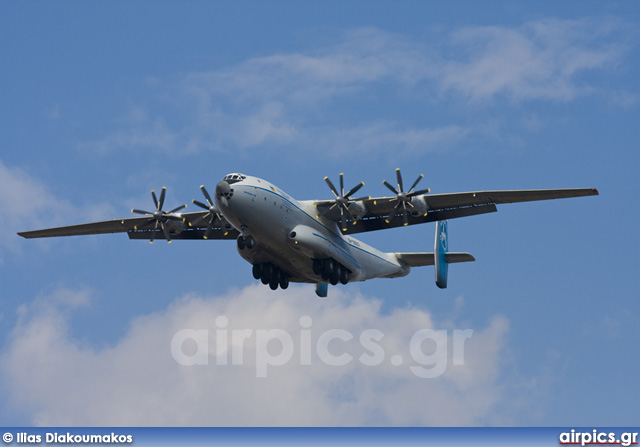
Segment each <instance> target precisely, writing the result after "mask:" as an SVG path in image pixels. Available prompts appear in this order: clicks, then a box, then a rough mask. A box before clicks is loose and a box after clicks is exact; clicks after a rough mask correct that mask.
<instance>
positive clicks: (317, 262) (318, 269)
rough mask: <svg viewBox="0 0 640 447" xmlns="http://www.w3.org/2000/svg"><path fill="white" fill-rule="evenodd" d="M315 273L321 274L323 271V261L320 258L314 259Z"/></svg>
mask: <svg viewBox="0 0 640 447" xmlns="http://www.w3.org/2000/svg"><path fill="white" fill-rule="evenodd" d="M313 273H315V274H316V275H320V274H321V273H322V261H321V260H320V259H314V260H313Z"/></svg>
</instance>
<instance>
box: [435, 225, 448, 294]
mask: <svg viewBox="0 0 640 447" xmlns="http://www.w3.org/2000/svg"><path fill="white" fill-rule="evenodd" d="M448 237H449V236H448V234H447V221H446V220H439V221H438V222H436V240H435V244H434V248H433V251H434V261H435V262H434V264H435V270H436V285H437V286H438V287H440V288H441V289H446V288H447V271H448V270H449V263H448V262H447V250H448V248H449V247H448V245H449V241H448Z"/></svg>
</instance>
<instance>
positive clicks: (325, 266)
mask: <svg viewBox="0 0 640 447" xmlns="http://www.w3.org/2000/svg"><path fill="white" fill-rule="evenodd" d="M335 268H336V265H335V262H333V259H331V258H329V259H325V260H324V261H322V271H323V273H324V274H325V275H327V277H328V276H330V275H331V274H332V273H333V271H334V270H335Z"/></svg>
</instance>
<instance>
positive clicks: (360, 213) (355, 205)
mask: <svg viewBox="0 0 640 447" xmlns="http://www.w3.org/2000/svg"><path fill="white" fill-rule="evenodd" d="M348 208H349V214H351V215H352V216H353V217H354V218H356V219H362V218H363V217H364V215H365V214H367V209H366V208H365V206H364V202H362V200H358V201H356V202H351V203H349V207H348Z"/></svg>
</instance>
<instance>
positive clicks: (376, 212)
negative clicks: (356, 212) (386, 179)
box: [316, 188, 598, 234]
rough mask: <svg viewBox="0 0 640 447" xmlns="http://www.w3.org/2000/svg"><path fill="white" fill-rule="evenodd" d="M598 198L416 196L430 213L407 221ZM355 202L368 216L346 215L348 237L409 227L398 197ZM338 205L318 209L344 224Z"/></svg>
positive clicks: (548, 193) (540, 193)
mask: <svg viewBox="0 0 640 447" xmlns="http://www.w3.org/2000/svg"><path fill="white" fill-rule="evenodd" d="M594 195H598V190H597V189H595V188H580V189H534V190H512V191H470V192H460V193H448V194H424V195H422V196H415V197H414V198H413V199H412V200H415V199H416V198H424V201H425V203H426V205H427V212H426V213H422V214H417V215H416V214H409V215H408V216H407V219H406V225H416V224H420V223H425V222H434V221H438V220H448V219H455V218H458V217H466V216H473V215H476V214H484V213H492V212H495V211H497V208H496V204H503V203H516V202H531V201H536V200H551V199H565V198H569V197H583V196H594ZM354 202H358V203H360V204H361V205H362V207H363V208H364V210H363V211H364V213H363V214H362V215H361V216H360V218H359V219H355V218H354V217H353V216H352V215H351V214H350V213H348V212H346V211H345V212H344V216H345V222H346V225H345V228H346V231H344V232H343V233H344V234H355V233H362V232H366V231H376V230H382V229H385V228H395V227H400V226H404V225H405V219H404V218H403V216H402V214H400V213H401V208H394V207H395V206H396V205H397V203H398V202H397V200H396V197H393V196H389V197H368V198H365V199H359V200H358V199H356V200H354ZM334 203H335V201H333V200H321V201H317V202H316V207H317V208H318V212H319V214H322V215H324V216H326V217H328V218H330V219H332V220H335V221H336V222H339V221H340V220H341V215H340V208H339V207H338V206H334V207H333V208H332V206H333V205H334Z"/></svg>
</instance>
